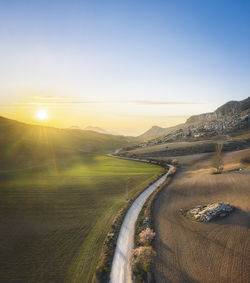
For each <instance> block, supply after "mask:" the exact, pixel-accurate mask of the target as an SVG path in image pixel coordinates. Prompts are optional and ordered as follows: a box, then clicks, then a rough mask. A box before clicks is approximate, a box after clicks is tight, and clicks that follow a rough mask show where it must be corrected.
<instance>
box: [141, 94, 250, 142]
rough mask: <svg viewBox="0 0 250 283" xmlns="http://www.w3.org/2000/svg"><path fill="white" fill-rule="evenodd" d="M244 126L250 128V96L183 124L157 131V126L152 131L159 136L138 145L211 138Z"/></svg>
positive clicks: (192, 118) (196, 116)
mask: <svg viewBox="0 0 250 283" xmlns="http://www.w3.org/2000/svg"><path fill="white" fill-rule="evenodd" d="M244 128H250V97H248V98H247V99H245V100H242V101H230V102H228V103H226V104H224V105H222V106H221V107H219V108H218V109H217V110H215V111H214V112H212V113H204V114H201V115H195V116H191V117H190V118H189V119H187V121H186V123H185V124H182V125H178V126H175V127H172V128H167V129H164V128H159V127H158V128H157V131H156V127H153V128H152V129H151V130H150V131H151V133H153V132H154V134H156V132H157V135H158V137H157V138H155V139H152V140H150V141H146V142H144V143H141V144H139V146H138V147H146V146H152V145H156V144H161V143H166V142H173V141H178V140H185V139H190V138H191V139H196V140H197V139H204V138H211V137H214V136H218V135H227V134H229V133H231V132H233V131H235V130H238V129H244ZM160 133H161V136H160ZM148 134H149V132H148Z"/></svg>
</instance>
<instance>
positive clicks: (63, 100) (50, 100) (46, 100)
mask: <svg viewBox="0 0 250 283" xmlns="http://www.w3.org/2000/svg"><path fill="white" fill-rule="evenodd" d="M34 98H36V99H39V100H41V101H33V102H26V103H25V104H48V105H51V104H53V105H55V104H56V105H61V104H63V105H65V104H69V105H70V104H131V105H199V104H203V103H197V102H187V101H146V100H121V101H99V100H90V101H88V100H86V101H84V100H78V98H77V97H75V99H76V100H67V97H65V96H61V97H53V96H43V97H34ZM70 99H72V97H70ZM73 99H74V98H73Z"/></svg>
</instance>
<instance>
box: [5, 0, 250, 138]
mask: <svg viewBox="0 0 250 283" xmlns="http://www.w3.org/2000/svg"><path fill="white" fill-rule="evenodd" d="M249 46H250V1H248V0H246V1H244V0H234V1H231V0H185V1H184V0H182V1H181V0H171V1H170V0H164V1H160V0H151V1H149V0H132V1H130V0H126V1H125V0H123V1H121V0H115V1H109V0H105V1H104V0H99V1H96V0H91V1H84V0H81V1H75V0H70V1H63V0H60V1H56V0H43V1H38V0H33V1H31V0H30V1H28V0H21V1H20V0H11V1H10V0H0V101H1V104H0V115H2V116H5V117H8V118H12V119H17V120H20V121H24V122H28V123H33V124H34V123H43V124H45V125H49V126H55V127H62V128H65V127H70V126H79V127H82V128H84V127H86V126H88V125H92V126H98V127H102V128H105V129H107V130H112V131H116V132H119V133H122V134H129V135H137V134H140V133H142V132H144V131H146V130H147V129H148V128H150V127H151V126H153V125H159V126H162V127H168V126H172V125H175V124H178V123H182V122H184V121H185V120H186V118H187V117H189V116H191V115H194V114H199V113H203V112H210V111H214V110H215V109H216V108H217V107H219V106H220V105H222V104H224V103H225V102H227V101H229V100H242V99H245V98H247V97H248V96H250V84H249V81H250V48H249ZM38 110H45V111H47V113H48V119H46V120H45V121H38V120H37V119H36V112H37V111H38Z"/></svg>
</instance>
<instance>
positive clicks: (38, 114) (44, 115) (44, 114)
mask: <svg viewBox="0 0 250 283" xmlns="http://www.w3.org/2000/svg"><path fill="white" fill-rule="evenodd" d="M36 118H37V120H40V121H44V120H46V119H47V118H48V113H47V111H45V110H38V111H37V112H36Z"/></svg>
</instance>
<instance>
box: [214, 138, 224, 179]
mask: <svg viewBox="0 0 250 283" xmlns="http://www.w3.org/2000/svg"><path fill="white" fill-rule="evenodd" d="M222 148H223V143H218V144H217V145H216V147H215V153H214V160H213V165H214V167H215V169H216V173H217V174H220V173H221V172H222V171H223V168H224V167H223V159H222Z"/></svg>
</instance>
